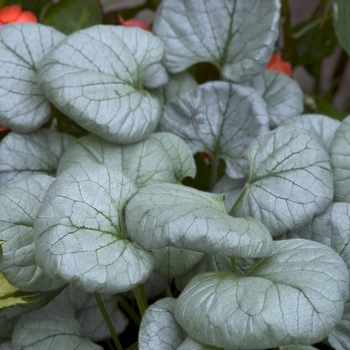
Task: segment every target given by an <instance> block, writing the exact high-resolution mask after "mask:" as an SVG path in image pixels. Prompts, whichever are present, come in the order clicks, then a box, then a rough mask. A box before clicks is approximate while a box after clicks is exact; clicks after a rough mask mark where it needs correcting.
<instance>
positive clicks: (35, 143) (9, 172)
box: [0, 128, 75, 186]
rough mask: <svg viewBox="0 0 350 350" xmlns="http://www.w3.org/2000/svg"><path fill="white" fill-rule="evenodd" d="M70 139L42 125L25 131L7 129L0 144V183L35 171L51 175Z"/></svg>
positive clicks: (68, 136) (71, 139) (24, 176)
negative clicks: (16, 131) (24, 132)
mask: <svg viewBox="0 0 350 350" xmlns="http://www.w3.org/2000/svg"><path fill="white" fill-rule="evenodd" d="M74 140H75V137H73V136H71V135H68V134H65V133H59V132H57V131H54V130H50V129H45V128H42V129H40V130H37V131H34V132H32V133H28V134H18V133H15V132H10V133H9V134H7V135H6V136H5V137H4V138H3V140H2V141H1V143H0V186H3V185H5V184H6V183H8V182H10V181H17V180H21V179H23V178H26V177H28V176H30V175H32V174H37V173H46V174H49V175H51V176H55V175H56V170H57V167H58V162H59V160H60V158H61V156H62V154H63V153H64V152H65V150H66V148H67V147H68V146H69V145H70V144H71V143H72V142H73V141H74Z"/></svg>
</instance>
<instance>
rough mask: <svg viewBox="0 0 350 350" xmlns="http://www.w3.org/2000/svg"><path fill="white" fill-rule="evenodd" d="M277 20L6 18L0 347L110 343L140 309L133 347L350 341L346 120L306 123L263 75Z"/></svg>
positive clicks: (274, 77)
mask: <svg viewBox="0 0 350 350" xmlns="http://www.w3.org/2000/svg"><path fill="white" fill-rule="evenodd" d="M279 13H280V4H279V1H278V0H265V1H264V2H257V1H254V0H230V1H223V0H220V1H204V0H200V1H198V0H196V1H195V0H186V1H185V0H179V1H176V2H174V1H171V0H163V1H162V2H161V4H160V5H159V7H158V9H157V13H156V19H155V22H154V25H153V33H151V32H149V31H145V30H142V29H140V28H131V27H122V26H112V25H96V26H92V27H89V28H86V29H82V30H79V31H76V32H74V33H72V34H69V35H68V36H65V35H64V34H62V33H60V32H58V31H57V30H56V29H53V28H52V27H48V26H45V25H42V24H29V23H23V24H13V25H6V26H4V27H2V28H1V29H0V49H1V52H2V55H1V57H0V60H1V64H2V66H3V67H5V68H4V69H3V76H2V84H1V86H0V124H1V125H3V126H5V127H7V128H9V129H11V130H12V131H11V132H10V133H9V134H8V135H7V136H6V137H5V138H4V139H3V140H2V142H1V143H0V184H1V188H0V200H1V204H2V205H1V207H0V234H1V240H2V245H1V248H2V257H1V261H0V272H1V273H2V281H3V285H2V286H1V303H0V324H1V325H4V326H3V327H1V331H0V337H1V339H2V340H5V339H11V344H12V345H11V346H12V348H13V349H15V350H17V349H34V348H35V349H52V350H54V349H57V348H65V349H82V350H83V349H101V343H100V342H101V341H104V340H106V341H107V343H109V344H110V347H111V349H112V348H113V346H112V345H111V343H110V339H113V342H114V345H115V346H116V348H117V349H118V350H120V349H122V348H123V344H122V343H121V342H120V341H119V339H118V334H122V333H123V332H124V331H125V329H126V327H127V324H128V322H130V320H132V322H134V323H136V324H138V325H139V334H138V343H137V344H136V343H135V344H134V348H136V347H137V346H138V348H139V349H144V350H146V349H161V350H162V349H181V350H184V349H269V348H280V349H281V350H283V349H293V350H303V349H312V345H313V344H315V343H318V342H321V341H324V342H327V343H328V344H329V346H332V347H333V348H334V349H336V350H344V349H349V347H348V344H349V343H350V337H349V334H350V323H349V318H350V313H349V268H350V254H348V253H349V252H348V249H347V247H348V246H349V242H350V233H349V230H348V229H347V227H348V225H349V223H348V221H349V211H348V205H349V203H350V202H349V193H350V191H349V186H348V184H349V183H350V176H349V171H348V167H349V166H348V163H349V162H348V160H347V154H349V151H350V142H349V140H348V135H349V132H348V131H349V130H348V129H349V119H348V118H347V119H345V120H344V121H343V122H342V123H340V122H339V121H336V120H333V119H331V118H329V117H327V116H324V115H316V114H315V115H311V114H309V115H303V114H302V112H303V102H302V92H301V90H300V88H299V87H298V85H297V84H296V83H295V82H294V81H293V80H292V79H291V78H289V77H286V76H285V75H283V74H282V73H279V72H275V71H268V70H266V69H265V67H266V65H267V63H268V61H269V60H270V57H271V55H272V53H273V51H274V45H275V42H276V40H277V36H278V22H279ZM47 16H49V15H47ZM202 62H207V63H210V64H212V65H214V66H215V67H216V69H217V71H218V72H219V75H220V79H219V80H216V81H209V82H206V83H203V84H201V85H198V84H197V83H196V81H195V80H194V78H193V77H192V75H191V74H190V73H189V72H188V71H187V70H188V69H192V68H191V67H193V66H194V65H197V64H198V63H202ZM198 67H199V66H198ZM58 112H59V113H61V114H62V115H64V116H65V118H69V120H71V121H72V124H71V125H77V126H79V127H80V128H82V129H84V130H85V131H86V135H84V136H82V137H75V136H77V135H76V134H75V130H76V127H75V126H74V127H73V128H71V129H70V128H67V130H64V131H63V132H62V130H60V131H61V132H59V130H55V128H56V127H57V125H59V123H57V120H56V118H57V115H58V114H57V113H58ZM73 122H74V124H73ZM48 126H50V128H47V127H48ZM203 153H205V154H206V159H207V162H208V163H209V164H205V163H204V162H203V161H202V163H200V162H199V161H198V159H201V158H200V157H201V154H203ZM195 159H196V160H197V161H196V162H195ZM203 169H204V170H203ZM202 170H203V172H202ZM206 176H207V177H208V178H207V179H206V180H205V181H206V182H207V183H208V184H209V190H210V191H207V192H205V191H201V190H199V189H197V188H196V187H198V188H200V187H201V185H200V183H201V181H202V180H203V179H201V177H206ZM189 177H190V178H192V180H191V182H190V183H191V184H192V187H189V186H185V185H184V184H183V183H188V178H189ZM45 304H46V305H45ZM148 304H150V306H148ZM44 305H45V306H44ZM136 305H137V307H136ZM134 306H135V307H134ZM100 311H101V312H100ZM102 315H103V317H102ZM105 321H106V322H105ZM5 325H6V326H5ZM136 341H137V339H136V337H135V342H136Z"/></svg>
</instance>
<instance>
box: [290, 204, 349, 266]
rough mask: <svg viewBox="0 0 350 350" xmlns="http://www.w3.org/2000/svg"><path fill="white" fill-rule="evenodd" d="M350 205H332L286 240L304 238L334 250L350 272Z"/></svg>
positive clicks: (291, 233) (292, 232)
mask: <svg viewBox="0 0 350 350" xmlns="http://www.w3.org/2000/svg"><path fill="white" fill-rule="evenodd" d="M349 227H350V204H349V203H341V202H336V203H331V204H330V205H329V206H328V207H327V209H326V210H325V211H324V212H323V213H321V214H320V215H317V216H315V217H314V218H313V220H312V221H311V222H310V223H309V224H308V225H306V226H304V227H302V228H300V229H298V230H293V231H291V232H288V233H287V236H286V238H287V239H288V238H304V239H310V240H312V241H315V242H319V243H322V244H324V245H326V246H328V247H330V248H332V249H334V250H335V251H336V252H337V253H338V254H339V255H340V256H341V257H342V259H343V260H344V262H345V264H346V265H347V266H348V269H349V271H350V231H349Z"/></svg>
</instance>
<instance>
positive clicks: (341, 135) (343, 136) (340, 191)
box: [330, 116, 350, 203]
mask: <svg viewBox="0 0 350 350" xmlns="http://www.w3.org/2000/svg"><path fill="white" fill-rule="evenodd" d="M330 151H331V163H332V170H333V175H334V200H335V201H337V202H346V203H350V162H349V152H350V116H348V117H346V118H345V119H344V120H343V121H342V123H341V124H340V126H339V128H338V130H337V131H336V133H335V135H334V139H333V141H332V143H331V145H330Z"/></svg>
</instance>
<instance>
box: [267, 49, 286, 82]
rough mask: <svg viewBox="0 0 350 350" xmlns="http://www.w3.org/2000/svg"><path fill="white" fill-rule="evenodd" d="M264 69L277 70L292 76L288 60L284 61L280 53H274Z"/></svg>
mask: <svg viewBox="0 0 350 350" xmlns="http://www.w3.org/2000/svg"><path fill="white" fill-rule="evenodd" d="M266 69H270V70H276V71H278V72H281V73H284V74H285V75H288V76H289V77H291V76H292V66H291V64H290V63H289V62H287V61H284V60H283V59H282V57H281V55H280V54H278V53H274V54H273V55H272V57H271V59H270V62H269V63H268V64H267V66H266Z"/></svg>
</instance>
